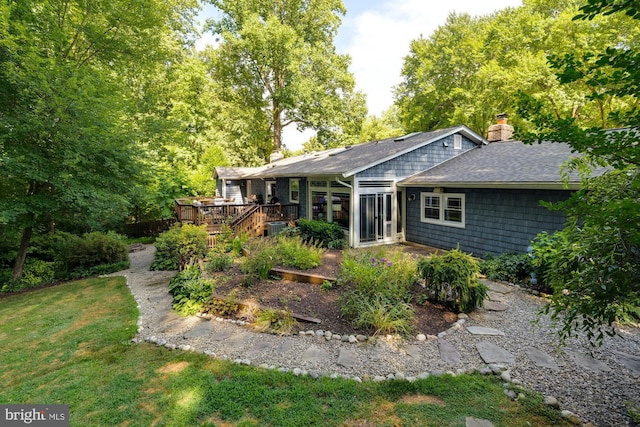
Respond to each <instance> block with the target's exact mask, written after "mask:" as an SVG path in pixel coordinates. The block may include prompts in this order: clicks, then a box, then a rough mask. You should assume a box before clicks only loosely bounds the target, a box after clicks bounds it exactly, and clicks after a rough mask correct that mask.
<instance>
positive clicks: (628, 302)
mask: <svg viewBox="0 0 640 427" xmlns="http://www.w3.org/2000/svg"><path fill="white" fill-rule="evenodd" d="M636 3H637V2H633V1H626V0H622V1H618V0H590V1H589V2H588V3H587V4H585V5H584V6H583V7H581V8H580V11H579V12H578V13H577V14H576V16H575V17H574V18H573V19H574V21H575V22H579V23H583V24H584V23H589V22H593V21H595V20H597V19H600V18H602V17H610V18H611V19H620V20H621V21H618V22H626V20H627V19H632V20H633V22H634V23H635V26H636V28H637V27H638V25H637V24H638V20H640V10H639V9H638V8H637V6H636V5H635V4H636ZM635 32H637V30H636V31H631V32H630V33H627V35H630V34H632V35H634V37H629V38H626V39H623V40H621V41H619V42H618V43H616V44H612V45H609V46H604V47H603V48H602V49H600V50H597V49H593V50H585V51H578V52H566V53H558V54H553V55H551V56H550V64H551V67H552V69H553V70H554V71H555V72H556V74H557V77H558V81H559V83H560V86H561V87H564V86H571V85H576V86H579V87H583V88H586V89H587V90H586V94H585V96H584V99H585V101H587V102H590V103H591V104H592V105H595V106H598V107H599V110H598V109H596V111H598V112H599V114H600V117H599V119H598V120H595V121H592V122H589V121H584V120H582V119H581V117H580V116H579V115H575V114H571V115H570V114H565V115H559V114H553V113H552V110H550V109H548V108H547V105H545V102H544V100H539V99H536V98H535V97H533V96H531V95H530V94H527V93H522V92H521V93H520V95H519V96H520V109H519V114H521V116H522V117H523V118H525V119H527V120H528V121H529V123H531V124H533V127H532V128H531V129H530V130H529V131H524V132H522V131H521V136H522V137H523V139H524V140H525V141H526V142H529V143H537V142H540V141H543V140H552V141H562V142H566V143H567V144H569V145H570V146H571V147H573V149H574V150H575V151H578V152H580V153H583V155H584V157H583V158H582V159H581V160H577V161H574V162H573V163H572V164H570V165H568V167H570V168H580V170H581V171H582V172H583V174H584V177H583V179H582V188H581V189H580V191H578V192H576V193H575V194H574V195H573V196H572V197H571V198H570V199H569V200H567V201H566V202H563V203H560V204H557V205H555V206H551V208H553V209H557V210H562V211H563V212H565V213H566V214H567V217H568V221H567V225H566V227H565V228H564V229H563V230H562V231H561V232H559V233H557V234H556V235H555V236H554V237H553V239H552V241H551V242H550V244H549V245H546V246H545V247H544V252H546V253H545V254H544V256H545V257H547V258H548V259H549V260H550V261H551V262H550V264H551V266H550V268H549V271H548V274H547V277H546V279H547V280H549V282H550V284H551V285H552V286H553V288H554V291H555V292H554V295H553V297H552V299H551V301H550V303H549V304H548V306H547V308H546V309H547V311H550V312H552V313H553V317H554V318H555V319H558V320H560V321H561V323H562V329H561V332H560V336H561V338H563V339H565V338H567V337H570V336H572V335H573V334H574V333H575V332H577V331H579V330H583V331H586V333H587V335H588V336H589V337H590V338H592V339H593V342H594V343H600V344H601V343H602V342H603V337H604V333H605V332H606V333H609V334H613V333H615V331H616V330H615V329H614V328H613V327H612V326H613V324H614V322H616V321H634V322H637V321H638V320H639V319H640V230H639V229H638V224H640V153H639V151H640V150H639V147H638V145H639V144H640V87H639V86H638V82H639V81H640V80H639V78H640V74H639V73H640V43H639V41H638V39H637V37H635ZM604 106H607V108H604ZM606 126H615V127H618V129H606ZM593 165H600V166H606V167H608V168H609V171H608V172H607V173H605V174H604V175H600V176H593V174H592V170H591V168H592V166H593ZM603 326H604V327H605V328H604V329H603V328H602V327H603Z"/></svg>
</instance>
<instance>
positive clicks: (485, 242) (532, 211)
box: [405, 187, 571, 257]
mask: <svg viewBox="0 0 640 427" xmlns="http://www.w3.org/2000/svg"><path fill="white" fill-rule="evenodd" d="M432 190H433V189H432V188H415V187H412V188H407V194H412V193H413V194H415V195H416V200H415V201H413V202H408V203H407V224H406V230H405V237H406V240H407V241H409V242H415V243H420V244H424V245H429V246H434V247H437V248H442V249H451V248H455V247H456V246H458V244H459V245H460V249H461V250H463V251H465V252H470V253H473V254H474V255H476V256H480V257H482V256H484V255H486V254H491V255H497V254H501V253H504V252H516V253H524V252H526V251H527V247H528V246H529V244H530V241H531V240H532V239H533V238H534V237H535V236H536V235H537V234H538V233H540V232H542V231H547V232H550V233H551V232H554V231H556V230H560V229H562V228H563V226H564V222H565V219H566V218H565V216H564V214H563V213H561V212H554V211H549V210H548V209H547V208H545V207H543V206H540V201H541V200H544V201H550V202H558V201H561V200H566V199H567V198H568V197H569V196H570V194H571V192H570V191H566V190H502V189H449V188H448V189H446V191H445V192H446V193H462V194H465V228H456V227H448V226H444V225H437V224H428V223H423V222H421V221H420V193H421V192H431V191H432Z"/></svg>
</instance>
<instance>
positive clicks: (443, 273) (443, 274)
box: [418, 249, 487, 313]
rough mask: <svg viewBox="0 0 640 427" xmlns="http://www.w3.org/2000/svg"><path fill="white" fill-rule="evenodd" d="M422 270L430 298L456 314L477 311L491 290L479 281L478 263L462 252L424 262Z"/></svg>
mask: <svg viewBox="0 0 640 427" xmlns="http://www.w3.org/2000/svg"><path fill="white" fill-rule="evenodd" d="M418 270H419V271H420V275H421V276H422V278H423V279H424V280H425V285H426V291H425V292H426V294H427V297H428V299H429V300H430V301H433V302H436V303H439V304H443V305H446V306H448V307H451V308H452V309H453V310H455V311H458V312H465V313H466V312H470V311H473V310H475V309H476V308H477V307H479V306H481V305H482V303H483V302H484V299H485V298H486V296H487V287H486V286H485V285H483V284H482V283H480V282H478V273H479V267H478V262H477V261H476V260H475V259H474V258H473V257H472V256H471V255H469V254H465V253H464V252H462V251H460V250H459V249H454V250H451V251H448V252H447V253H445V254H444V255H441V256H439V255H432V256H430V257H428V258H423V259H421V260H420V262H419V263H418Z"/></svg>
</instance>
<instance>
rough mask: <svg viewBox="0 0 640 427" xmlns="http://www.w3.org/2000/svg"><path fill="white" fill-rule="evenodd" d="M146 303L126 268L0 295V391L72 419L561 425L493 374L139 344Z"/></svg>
mask: <svg viewBox="0 0 640 427" xmlns="http://www.w3.org/2000/svg"><path fill="white" fill-rule="evenodd" d="M137 315H138V312H137V309H136V304H135V302H134V300H133V297H132V296H131V294H130V293H129V290H128V289H127V287H126V284H125V280H124V279H123V278H120V277H116V278H96V279H89V280H81V281H76V282H70V283H66V284H63V285H60V286H57V287H54V288H47V289H40V290H36V291H33V292H29V293H25V294H21V295H13V296H10V297H6V298H2V299H0V318H1V319H2V320H3V321H2V324H0V337H1V338H2V343H3V345H2V346H0V365H1V366H2V371H1V373H0V389H1V390H2V395H1V397H0V402H2V403H61V404H67V405H69V406H70V412H71V419H70V422H71V425H72V426H85V425H87V426H89V425H90V426H113V425H127V426H149V425H156V426H175V425H184V426H187V425H189V426H197V425H202V426H206V425H208V426H213V425H217V426H311V425H323V426H342V425H344V426H384V425H389V426H392V425H407V426H409V425H412V426H413V425H421V426H422V425H424V426H430V425H437V426H461V425H464V417H465V416H474V417H481V418H486V419H489V420H491V421H492V422H493V423H494V424H495V425H496V426H525V425H536V426H545V425H562V421H561V420H560V419H559V417H558V415H557V413H556V412H554V411H550V410H548V409H546V408H545V407H544V406H543V405H542V404H541V403H540V400H539V399H537V398H536V396H535V395H532V397H531V398H527V399H525V401H524V402H515V403H514V402H511V401H510V400H509V399H508V398H507V397H506V396H505V395H504V393H503V392H502V385H501V382H500V381H498V380H497V379H495V378H492V377H491V378H490V377H482V376H475V375H464V376H460V377H450V376H442V377H437V378H435V377H431V378H427V379H425V380H420V381H416V382H415V383H409V382H406V381H392V382H384V383H374V382H365V383H363V384H358V383H356V382H354V381H347V380H341V379H335V380H334V379H328V378H324V379H320V380H314V379H312V378H309V377H295V376H293V375H291V374H283V373H280V372H275V371H264V370H261V369H258V368H255V367H246V366H238V365H234V364H231V363H228V362H224V361H219V360H215V359H211V358H209V357H207V356H204V355H201V354H195V353H190V352H180V351H172V350H168V349H165V348H161V347H156V346H153V345H149V344H131V343H130V339H131V338H132V337H133V335H134V333H135V330H136V320H137Z"/></svg>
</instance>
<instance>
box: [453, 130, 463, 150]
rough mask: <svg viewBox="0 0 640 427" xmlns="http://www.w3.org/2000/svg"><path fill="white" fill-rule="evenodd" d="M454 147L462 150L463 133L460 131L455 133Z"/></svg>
mask: <svg viewBox="0 0 640 427" xmlns="http://www.w3.org/2000/svg"><path fill="white" fill-rule="evenodd" d="M453 149H454V150H462V135H460V134H458V133H457V134H455V135H453Z"/></svg>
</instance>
